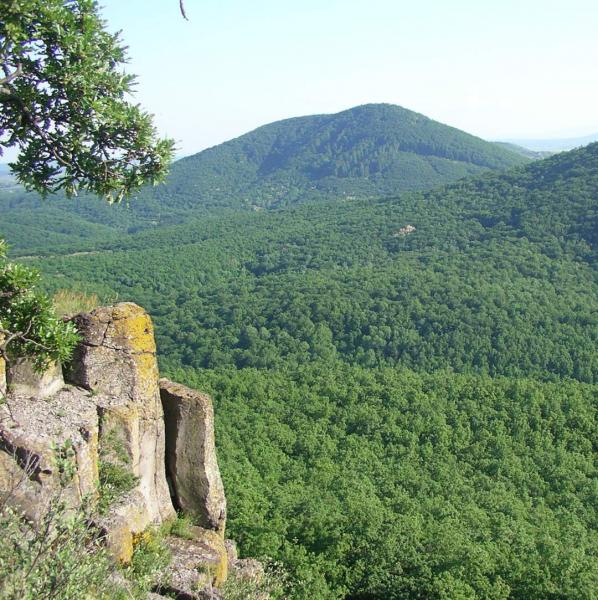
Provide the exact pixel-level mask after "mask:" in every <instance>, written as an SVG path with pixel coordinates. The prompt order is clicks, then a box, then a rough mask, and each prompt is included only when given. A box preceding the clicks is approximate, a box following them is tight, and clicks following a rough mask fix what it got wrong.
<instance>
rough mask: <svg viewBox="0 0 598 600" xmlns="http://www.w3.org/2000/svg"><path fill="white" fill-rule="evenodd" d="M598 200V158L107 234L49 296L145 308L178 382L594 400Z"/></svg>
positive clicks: (52, 277)
mask: <svg viewBox="0 0 598 600" xmlns="http://www.w3.org/2000/svg"><path fill="white" fill-rule="evenodd" d="M596 189H598V144H594V145H592V146H588V147H587V148H585V149H581V150H578V151H575V152H571V153H568V154H562V155H557V156H555V157H553V158H551V159H548V160H546V161H541V162H538V163H533V164H531V165H529V166H527V167H525V168H523V169H517V170H515V171H512V172H509V173H503V174H497V175H486V176H483V177H478V178H475V179H471V180H466V181H463V182H461V183H458V184H455V185H453V186H450V187H447V188H443V189H441V190H438V191H432V192H427V193H425V194H406V195H403V196H399V197H397V198H392V199H384V200H379V201H375V202H374V201H359V200H354V201H343V200H340V201H338V202H334V203H329V204H326V205H315V204H311V205H309V204H306V205H303V206H301V207H295V208H287V209H285V210H280V211H275V212H272V213H267V214H266V213H240V212H236V213H229V212H222V213H220V214H218V215H212V216H209V217H208V216H206V217H204V218H202V219H201V220H200V221H193V220H190V221H188V222H186V223H185V224H182V225H175V226H164V227H156V228H154V229H151V230H147V231H142V232H137V233H134V234H131V235H121V234H119V235H118V239H117V237H116V236H114V237H112V238H110V239H109V240H108V241H106V237H104V235H103V234H102V236H101V237H98V238H95V240H96V241H95V242H93V243H94V246H93V248H94V250H93V253H90V254H85V255H73V256H64V255H57V256H54V257H48V258H46V259H43V260H41V261H39V262H37V263H36V264H39V265H42V266H43V268H44V271H45V272H47V273H48V279H47V286H48V289H49V290H53V289H54V286H59V287H64V286H65V283H66V282H68V283H71V282H73V283H74V284H75V285H80V286H97V289H98V290H100V291H101V293H102V295H110V294H113V295H118V296H119V297H121V298H127V299H130V300H132V301H136V302H138V303H140V304H141V305H143V306H144V307H146V308H147V309H148V310H149V312H150V314H152V316H153V317H154V319H155V322H156V331H157V340H158V348H159V349H160V352H161V358H162V365H163V366H166V367H168V366H177V365H180V364H184V365H187V366H192V367H195V368H211V367H218V366H223V365H235V366H237V367H239V368H243V367H258V368H280V367H282V366H284V365H301V364H306V363H310V362H320V361H328V360H333V361H334V360H342V361H344V362H349V363H352V364H360V365H363V366H376V365H389V366H393V365H398V366H405V367H409V368H412V369H415V370H421V371H433V370H436V369H439V368H445V367H451V368H452V369H454V370H456V371H459V372H477V373H488V374H491V375H508V376H516V377H522V376H523V377H525V376H534V377H538V378H542V379H550V378H555V377H571V378H575V379H578V380H580V381H587V382H592V381H596V380H597V378H598V361H597V360H596V346H597V344H598V337H597V336H598V333H597V332H598V323H597V321H596V315H597V314H598V304H597V298H598V287H597V282H596V265H597V264H598V262H597V261H596V255H595V244H596V242H597V241H598V240H597V238H596V232H597V231H598V224H597V221H596V218H597V213H596V195H595V194H596V192H595V190H596ZM11 214H13V211H11ZM406 225H413V226H414V227H415V231H413V232H412V233H409V234H401V233H400V231H401V228H403V227H405V226H406ZM25 230H27V229H25ZM113 231H114V230H113ZM240 232H242V235H240ZM47 247H48V245H47V246H46V248H47ZM50 249H52V247H51V246H50ZM76 249H77V246H76V244H75V243H72V246H71V248H70V249H66V248H65V250H64V252H66V253H67V254H69V253H71V252H74V251H76ZM24 251H28V250H27V249H24Z"/></svg>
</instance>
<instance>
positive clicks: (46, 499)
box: [0, 387, 98, 522]
mask: <svg viewBox="0 0 598 600" xmlns="http://www.w3.org/2000/svg"><path fill="white" fill-rule="evenodd" d="M67 442H68V444H69V445H70V447H67V446H65V444H67ZM65 454H66V455H67V456H64V455H65ZM61 456H62V458H69V460H72V461H73V464H74V466H75V467H76V471H75V472H74V474H73V476H72V478H65V475H64V474H61V472H60V465H59V459H60V458H61ZM97 485H98V417H97V412H96V406H95V402H94V401H93V400H92V399H91V398H90V397H89V394H88V393H86V392H85V391H83V390H80V389H77V388H72V387H65V388H63V389H62V390H61V391H60V392H58V393H57V394H55V395H53V396H52V397H51V398H48V399H46V400H41V399H39V398H35V397H30V396H28V395H26V396H19V395H14V394H12V393H11V394H10V395H9V396H8V397H7V399H6V401H5V402H4V403H3V404H2V405H0V495H2V496H4V497H7V496H8V497H9V503H10V504H11V505H12V506H13V507H15V508H16V509H17V510H20V511H21V512H23V513H24V514H25V515H26V516H27V517H28V518H29V519H31V520H33V521H36V522H39V520H40V519H41V517H42V516H43V515H44V514H45V512H46V510H47V509H48V506H49V503H50V501H51V500H52V499H56V498H57V497H59V498H60V499H61V500H62V501H65V502H66V503H67V506H68V507H70V508H76V507H78V506H79V504H80V503H81V502H82V500H83V499H93V498H94V497H95V496H96V494H97Z"/></svg>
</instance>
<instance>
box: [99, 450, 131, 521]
mask: <svg viewBox="0 0 598 600" xmlns="http://www.w3.org/2000/svg"><path fill="white" fill-rule="evenodd" d="M137 481H138V478H137V477H135V475H133V473H131V470H130V469H126V468H125V467H123V466H121V465H119V464H117V463H115V462H108V461H106V460H102V459H100V461H99V484H100V485H99V490H98V491H99V499H98V511H99V512H100V513H102V514H104V513H106V512H107V510H108V509H109V508H110V506H111V505H112V503H113V502H115V501H116V500H118V498H120V497H122V496H123V495H124V494H126V493H127V492H129V491H130V490H132V489H133V488H134V487H135V485H136V484H137Z"/></svg>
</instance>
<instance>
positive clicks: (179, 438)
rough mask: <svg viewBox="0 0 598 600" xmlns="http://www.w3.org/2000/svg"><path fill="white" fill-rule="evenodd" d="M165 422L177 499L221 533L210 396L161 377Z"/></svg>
mask: <svg viewBox="0 0 598 600" xmlns="http://www.w3.org/2000/svg"><path fill="white" fill-rule="evenodd" d="M159 384H160V395H161V397H162V406H163V408H164V419H165V423H166V468H167V473H168V476H169V478H170V480H171V482H172V486H173V489H174V493H175V498H176V503H177V504H178V506H179V507H180V508H181V509H182V510H183V511H184V512H186V513H189V514H191V515H193V516H194V517H195V518H196V519H197V520H198V522H199V523H200V524H201V525H202V526H203V527H205V528H207V529H213V530H215V531H218V532H220V533H221V534H222V535H224V529H225V525H226V498H225V496H224V487H223V485H222V479H221V477H220V470H219V468H218V461H217V459H216V446H215V442H214V409H213V407H212V400H211V399H210V397H209V396H206V395H205V394H201V393H200V392H197V391H195V390H192V389H190V388H188V387H185V386H184V385H180V384H178V383H173V382H171V381H169V380H168V379H160V382H159Z"/></svg>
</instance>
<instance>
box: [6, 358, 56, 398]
mask: <svg viewBox="0 0 598 600" xmlns="http://www.w3.org/2000/svg"><path fill="white" fill-rule="evenodd" d="M5 371H6V373H5V377H6V387H7V388H8V389H10V391H11V394H13V395H19V396H34V397H36V398H48V397H49V396H52V394H55V393H56V392H58V391H59V390H61V389H62V388H63V387H64V379H63V377H62V369H61V368H60V365H59V364H57V363H51V364H50V365H49V366H48V367H46V369H44V371H43V372H42V373H38V372H37V371H36V370H35V368H34V366H33V362H32V361H31V360H29V359H27V358H19V359H17V360H15V361H13V362H12V364H11V365H10V368H9V369H6V368H5Z"/></svg>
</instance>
